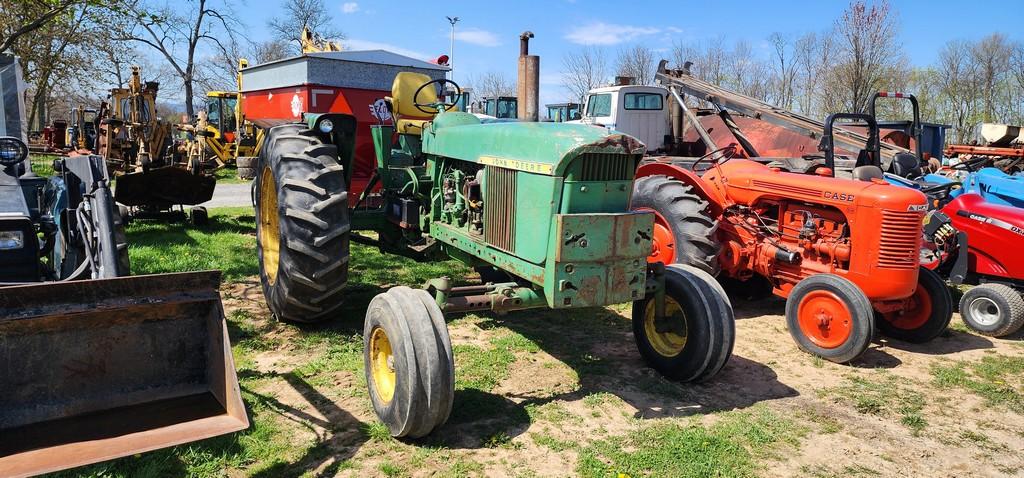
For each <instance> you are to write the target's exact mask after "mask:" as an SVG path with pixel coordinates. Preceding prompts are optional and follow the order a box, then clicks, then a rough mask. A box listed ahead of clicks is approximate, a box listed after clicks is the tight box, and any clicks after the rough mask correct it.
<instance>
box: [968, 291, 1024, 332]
mask: <svg viewBox="0 0 1024 478" xmlns="http://www.w3.org/2000/svg"><path fill="white" fill-rule="evenodd" d="M960 317H961V318H962V319H963V320H964V323H966V324H967V326H968V327H970V328H971V329H972V330H974V331H975V332H977V333H979V334H982V335H986V336H989V337H1003V336H1006V335H1010V334H1012V333H1014V332H1016V331H1018V330H1020V328H1021V326H1024V298H1022V297H1021V295H1020V292H1018V291H1016V290H1014V289H1013V288H1012V287H1009V286H1006V285H1003V284H981V285H979V286H975V287H972V288H971V289H970V290H968V291H967V292H966V293H964V296H963V297H962V298H961V299H960Z"/></svg>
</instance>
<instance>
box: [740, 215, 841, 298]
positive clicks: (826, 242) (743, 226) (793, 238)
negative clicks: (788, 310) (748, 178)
mask: <svg viewBox="0 0 1024 478" xmlns="http://www.w3.org/2000/svg"><path fill="white" fill-rule="evenodd" d="M720 227H722V228H723V230H724V231H726V232H727V233H728V234H727V236H728V240H726V241H724V244H723V246H724V247H723V252H722V254H721V256H720V262H721V264H722V269H723V270H724V271H725V272H726V273H727V274H728V275H730V276H732V277H735V278H737V279H741V280H745V279H749V278H750V277H751V275H752V274H753V273H757V274H759V275H762V276H764V277H767V278H769V279H770V280H771V282H772V284H773V286H774V287H775V288H776V289H782V288H785V289H788V288H789V287H792V286H793V285H795V284H796V283H797V282H799V281H800V280H801V279H803V278H804V277H806V276H807V275H809V274H811V273H835V272H836V271H845V270H848V269H849V263H850V255H851V246H850V230H849V225H848V223H847V221H846V218H845V216H843V214H842V213H841V212H840V211H838V210H836V209H834V208H830V207H823V206H821V205H814V204H807V203H802V202H777V203H767V204H759V205H757V206H755V207H746V206H733V207H732V208H729V209H727V210H726V211H725V215H724V220H723V223H722V225H721V226H720Z"/></svg>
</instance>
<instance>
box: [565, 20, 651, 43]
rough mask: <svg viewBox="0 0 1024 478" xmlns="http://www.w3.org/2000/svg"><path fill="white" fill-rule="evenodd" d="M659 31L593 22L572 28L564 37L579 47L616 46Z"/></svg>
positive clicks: (649, 28)
mask: <svg viewBox="0 0 1024 478" xmlns="http://www.w3.org/2000/svg"><path fill="white" fill-rule="evenodd" d="M660 31H661V29H659V28H655V27H636V26H632V25H616V24H613V23H604V22H594V23H590V24H587V25H583V26H579V27H576V28H573V29H572V30H570V31H569V33H568V34H566V35H565V39H566V40H569V41H571V42H573V43H576V44H579V45H616V44H619V43H624V42H628V41H631V40H633V39H635V38H637V37H641V36H645V35H654V34H655V33H658V32H660Z"/></svg>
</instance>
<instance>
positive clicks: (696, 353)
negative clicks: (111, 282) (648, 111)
mask: <svg viewBox="0 0 1024 478" xmlns="http://www.w3.org/2000/svg"><path fill="white" fill-rule="evenodd" d="M446 82H448V83H450V82H449V81H448V80H434V81H431V79H430V78H428V77H426V76H424V75H420V74H415V73H400V74H399V75H398V77H397V78H396V79H395V82H394V85H393V87H392V97H391V98H388V99H387V101H388V102H389V104H390V107H391V111H392V112H393V113H394V115H395V118H394V121H393V125H390V124H388V125H379V126H374V127H372V129H371V131H372V135H373V140H374V143H375V146H376V152H377V156H376V157H377V169H376V175H375V176H374V178H373V179H372V180H371V181H370V184H369V185H368V186H367V187H366V189H365V190H364V191H358V192H354V191H353V192H352V193H353V196H352V197H350V196H349V193H350V191H349V190H348V187H349V185H350V184H351V176H350V175H349V173H350V172H351V171H352V162H353V145H354V140H355V129H356V121H355V119H354V118H353V117H351V116H348V115H342V114H323V115H306V116H304V120H305V121H304V122H303V123H300V124H283V125H279V126H276V127H273V128H272V129H270V131H269V132H268V135H267V143H266V144H265V147H264V148H263V150H262V152H261V154H260V162H259V173H258V175H257V179H256V184H255V195H256V197H255V199H256V215H257V218H258V226H257V227H258V231H257V242H258V250H259V257H260V266H261V267H260V279H261V281H262V284H263V292H264V294H265V296H266V298H267V303H268V304H269V306H270V309H271V311H272V312H273V313H274V315H275V316H276V317H277V318H278V319H281V320H290V321H300V322H310V321H317V320H323V319H327V318H330V317H333V316H334V315H336V311H337V310H338V308H339V307H340V306H341V304H342V303H343V301H344V300H345V291H344V287H345V283H346V280H347V277H348V257H349V241H350V240H352V241H359V242H367V243H371V244H373V245H376V246H377V247H379V248H380V249H382V250H385V251H389V252H393V253H397V254H401V255H405V256H410V257H414V258H417V259H420V260H434V259H442V258H455V259H458V260H460V261H463V262H465V263H466V264H468V265H470V266H473V267H476V268H478V270H480V271H481V276H482V277H485V278H488V279H490V281H489V282H486V283H484V284H480V285H470V286H458V287H457V286H453V284H451V282H450V281H449V280H448V279H447V278H438V279H434V280H431V281H429V282H428V283H427V284H425V285H424V286H423V288H422V289H412V288H409V287H401V286H400V287H394V288H392V289H390V290H388V291H387V292H385V293H382V294H379V295H377V296H376V297H374V298H373V300H372V301H371V302H370V304H369V306H368V310H367V312H366V319H365V324H364V339H363V340H364V345H365V351H364V362H365V368H366V378H367V382H368V385H369V389H370V390H369V392H370V398H371V401H372V402H373V406H374V409H375V410H376V412H377V415H378V416H379V417H380V419H381V420H382V421H383V422H384V423H385V424H387V426H388V427H389V429H390V430H391V433H392V435H394V436H396V437H401V436H408V437H420V436H423V435H426V434H428V433H430V431H431V430H433V429H434V428H435V427H437V426H439V425H441V424H442V423H444V422H445V420H447V418H448V414H449V413H450V411H451V408H452V402H453V397H454V383H455V380H454V377H455V373H454V363H453V356H452V349H451V341H450V339H449V336H448V331H447V328H446V325H445V321H444V314H446V313H459V312H467V311H495V312H499V313H504V312H508V311H514V310H522V309H530V308H540V307H548V308H553V309H571V308H583V307H600V306H605V305H610V304H617V303H623V302H632V303H633V312H632V316H633V317H632V320H633V331H634V334H635V336H636V340H637V345H638V348H639V351H640V354H641V355H642V356H643V358H644V359H645V360H646V361H647V363H648V364H650V365H651V366H652V367H654V368H655V369H657V370H658V371H659V372H661V373H662V374H664V375H666V376H668V377H671V378H673V379H677V380H682V381H701V380H706V379H708V378H710V377H712V376H713V375H715V374H716V373H717V372H718V371H719V370H720V369H721V368H722V367H723V366H724V365H725V363H726V361H727V360H728V359H729V356H730V354H731V353H732V344H733V336H734V325H733V313H732V306H731V305H730V303H729V301H728V299H727V298H726V296H725V294H724V293H723V292H722V290H721V288H720V287H719V286H718V285H717V283H716V282H715V281H714V279H713V278H712V277H711V276H709V275H707V274H706V273H704V272H702V271H699V270H696V269H690V268H686V267H680V266H675V265H673V266H668V267H664V266H662V265H661V264H654V265H653V266H648V265H647V263H646V257H647V255H648V254H649V252H650V249H651V231H652V227H653V221H654V217H653V215H652V214H650V213H643V212H631V211H630V210H629V195H630V193H631V191H632V190H633V171H634V170H635V168H636V166H637V163H638V162H639V161H640V158H641V156H642V155H643V153H644V146H643V144H641V143H640V142H639V141H637V140H636V139H634V138H632V137H629V136H626V135H623V134H619V133H614V132H608V130H606V129H603V128H594V127H591V126H585V125H571V124H554V123H508V122H503V123H481V121H480V120H479V119H478V118H477V117H476V116H474V115H471V114H467V113H459V112H448V111H449V110H450V109H452V107H453V106H454V105H452V104H444V103H441V102H440V101H439V100H438V97H437V91H438V90H441V88H439V87H442V86H445V85H444V83H446ZM453 86H454V87H455V88H456V90H457V89H458V85H454V84H453ZM396 130H397V132H398V134H397V138H396V134H395V132H396ZM378 183H379V184H380V186H381V188H380V190H379V192H375V193H373V195H378V194H379V196H378V197H373V198H372V199H373V201H372V202H374V203H378V204H381V206H380V207H376V208H370V207H365V206H364V202H366V201H367V199H368V197H370V196H371V191H373V190H374V188H375V187H376V185H377V184H378ZM358 230H366V231H374V232H376V235H377V238H376V239H370V238H369V237H367V236H362V235H359V234H357V233H355V232H353V231H358Z"/></svg>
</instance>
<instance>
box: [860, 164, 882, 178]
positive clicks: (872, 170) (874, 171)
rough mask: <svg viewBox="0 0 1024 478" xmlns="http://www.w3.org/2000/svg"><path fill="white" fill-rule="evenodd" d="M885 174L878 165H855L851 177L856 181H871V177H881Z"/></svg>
mask: <svg viewBox="0 0 1024 478" xmlns="http://www.w3.org/2000/svg"><path fill="white" fill-rule="evenodd" d="M884 177H885V175H884V174H883V173H882V168H879V167H878V166H871V165H868V166H857V167H856V168H853V179H856V180H858V181H871V180H872V179H883V178H884Z"/></svg>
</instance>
